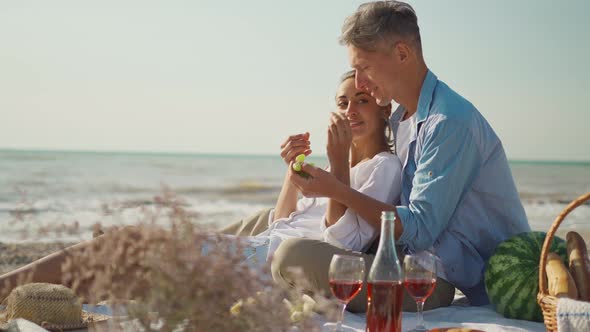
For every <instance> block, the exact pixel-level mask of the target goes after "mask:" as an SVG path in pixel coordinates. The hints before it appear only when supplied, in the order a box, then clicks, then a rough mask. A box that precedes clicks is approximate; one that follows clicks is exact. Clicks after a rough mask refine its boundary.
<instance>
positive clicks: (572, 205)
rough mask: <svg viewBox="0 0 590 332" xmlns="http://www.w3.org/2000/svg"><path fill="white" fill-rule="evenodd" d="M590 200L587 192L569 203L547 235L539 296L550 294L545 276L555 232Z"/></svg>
mask: <svg viewBox="0 0 590 332" xmlns="http://www.w3.org/2000/svg"><path fill="white" fill-rule="evenodd" d="M589 199H590V192H587V193H585V194H584V195H582V196H580V197H578V198H576V199H575V200H573V201H572V202H571V203H569V205H568V206H566V207H565V209H563V211H561V213H560V214H559V215H558V216H557V218H555V220H554V221H553V224H552V225H551V228H550V229H549V232H548V233H547V236H545V242H543V249H542V250H541V261H540V262H539V264H540V266H539V294H544V295H546V294H548V290H547V278H546V276H545V273H546V269H545V265H546V264H547V255H548V254H549V248H550V247H551V242H552V241H553V235H555V232H556V231H557V228H558V227H559V225H561V222H562V221H563V219H565V217H566V216H567V215H568V214H569V213H570V212H572V210H574V209H575V208H577V207H578V206H580V205H582V204H584V202H585V201H587V200H589Z"/></svg>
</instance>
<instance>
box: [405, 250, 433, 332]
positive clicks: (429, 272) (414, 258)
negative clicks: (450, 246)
mask: <svg viewBox="0 0 590 332" xmlns="http://www.w3.org/2000/svg"><path fill="white" fill-rule="evenodd" d="M404 286H405V287H406V289H407V290H408V293H410V295H411V296H412V297H413V298H414V300H415V301H416V306H417V308H418V323H417V325H416V327H415V328H414V329H413V330H412V331H413V332H418V331H428V329H427V328H426V327H425V326H424V317H423V315H422V310H423V309H424V302H425V301H426V299H427V298H428V297H429V296H430V294H432V292H433V291H434V287H435V286H436V256H434V255H433V254H432V253H430V252H428V251H422V252H419V253H416V254H411V255H406V257H404Z"/></svg>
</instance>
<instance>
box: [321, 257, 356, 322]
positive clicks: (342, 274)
mask: <svg viewBox="0 0 590 332" xmlns="http://www.w3.org/2000/svg"><path fill="white" fill-rule="evenodd" d="M328 278H329V281H330V289H331V290H332V294H334V296H335V297H336V298H337V299H338V302H340V304H341V312H340V316H339V318H338V322H337V324H336V330H335V331H341V329H342V321H343V319H344V311H345V310H346V305H347V304H348V302H350V300H352V299H353V298H354V297H355V296H356V295H357V294H358V293H359V292H360V291H361V288H362V287H363V280H364V279H365V260H364V259H363V258H362V257H359V256H347V255H334V256H332V261H331V262H330V270H329V272H328Z"/></svg>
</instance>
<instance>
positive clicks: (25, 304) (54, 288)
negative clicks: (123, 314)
mask: <svg viewBox="0 0 590 332" xmlns="http://www.w3.org/2000/svg"><path fill="white" fill-rule="evenodd" d="M2 304H5V305H6V309H4V310H1V311H0V328H2V327H3V325H6V323H7V322H8V321H9V320H11V319H15V318H24V319H26V320H29V321H31V322H33V323H35V324H37V325H40V326H41V327H43V328H45V329H48V330H71V329H80V328H86V327H88V323H92V322H98V321H104V320H106V319H108V316H104V315H99V314H94V313H90V312H86V311H83V310H82V303H81V301H80V299H79V298H78V297H77V296H76V295H75V294H74V292H73V291H72V290H71V289H69V288H67V287H65V286H62V285H54V284H47V283H31V284H26V285H22V286H19V287H17V288H15V289H13V290H12V292H10V295H8V297H7V298H6V299H5V300H4V302H3V303H2Z"/></svg>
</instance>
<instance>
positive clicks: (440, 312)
mask: <svg viewBox="0 0 590 332" xmlns="http://www.w3.org/2000/svg"><path fill="white" fill-rule="evenodd" d="M321 323H322V324H323V329H322V330H323V331H326V332H328V331H332V330H333V329H334V325H335V324H334V323H332V322H326V321H325V320H324V321H322V322H321ZM416 323H417V315H416V314H415V313H410V312H403V313H402V331H409V330H411V329H413V328H414V327H415V326H416ZM424 323H425V326H426V327H427V328H429V329H432V328H435V327H464V328H472V329H477V330H482V331H486V332H496V331H498V332H499V331H539V332H544V331H546V330H545V325H543V323H536V322H529V321H525V320H517V319H508V318H504V317H503V316H502V315H500V314H498V313H497V312H496V311H494V309H493V308H492V306H491V305H487V306H481V307H474V306H463V305H451V306H450V307H446V308H439V309H434V310H430V311H425V312H424ZM342 327H343V330H344V331H347V332H364V331H365V315H364V314H352V313H350V312H347V313H346V315H345V318H344V323H343V324H342Z"/></svg>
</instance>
